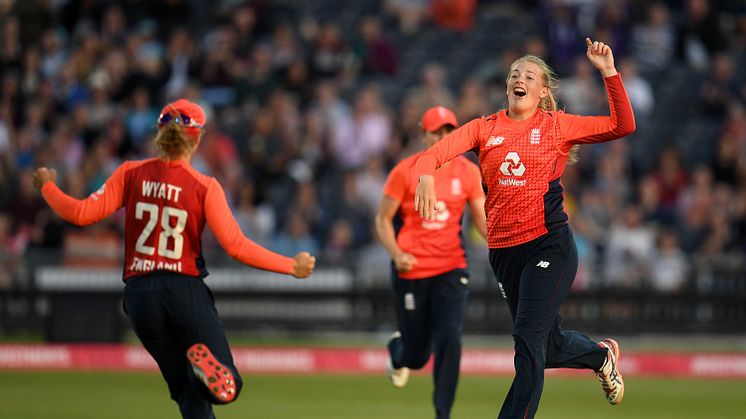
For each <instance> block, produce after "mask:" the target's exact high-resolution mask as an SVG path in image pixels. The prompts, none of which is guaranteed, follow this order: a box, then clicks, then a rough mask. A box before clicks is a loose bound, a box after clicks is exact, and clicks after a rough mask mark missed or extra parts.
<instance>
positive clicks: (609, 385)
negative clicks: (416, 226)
mask: <svg viewBox="0 0 746 419" xmlns="http://www.w3.org/2000/svg"><path fill="white" fill-rule="evenodd" d="M586 44H587V47H588V48H587V52H586V55H587V57H588V60H589V61H590V62H591V64H593V66H595V67H596V69H598V70H599V72H600V73H601V75H602V76H603V78H604V82H605V84H606V90H607V93H608V97H609V107H610V111H611V116H608V117H605V116H577V115H570V114H566V113H564V112H562V111H557V106H556V103H555V100H554V97H553V94H552V89H553V88H554V87H555V84H556V80H554V77H553V74H552V71H551V69H550V68H549V67H548V66H547V65H546V64H545V63H544V61H542V60H541V59H540V58H537V57H534V56H525V57H522V58H519V59H518V60H516V61H515V62H514V63H513V64H512V65H511V67H510V73H509V75H508V79H507V81H506V83H507V95H508V109H507V110H502V111H500V112H497V113H495V114H493V115H490V116H487V117H482V118H478V119H475V120H472V121H471V122H469V123H467V124H466V125H464V126H463V127H461V128H459V129H457V130H456V131H454V132H453V133H452V134H451V135H449V136H448V137H446V138H445V139H443V140H442V141H440V142H439V143H438V144H436V145H434V146H433V147H432V148H430V149H429V150H428V151H427V152H426V153H424V154H423V155H422V156H421V157H420V158H419V159H418V161H417V164H416V166H415V174H414V176H418V177H419V179H420V184H419V186H418V188H417V193H416V197H415V203H414V206H415V209H416V210H417V211H419V213H420V215H422V216H423V217H424V218H425V219H426V220H433V219H435V218H436V217H437V205H438V204H437V202H438V198H436V197H440V193H441V192H440V191H438V189H437V185H436V184H437V182H436V180H435V176H437V175H436V173H437V172H436V171H435V169H436V168H437V167H439V166H441V165H443V164H444V163H445V162H447V161H449V160H451V159H453V158H454V157H456V156H458V155H459V154H461V153H463V152H464V151H466V150H469V149H472V148H478V149H479V159H480V161H481V168H482V175H483V176H484V181H485V184H486V185H487V189H488V192H487V204H486V208H487V209H488V211H487V213H488V218H487V232H488V237H489V239H488V244H489V247H490V264H491V265H492V269H493V271H494V273H495V276H496V277H497V280H498V282H499V285H500V288H501V289H502V291H503V295H504V297H505V299H506V300H507V303H508V307H509V308H510V313H511V315H512V318H513V340H514V342H515V370H516V372H515V378H514V379H513V384H512V386H511V387H510V390H509V392H508V395H507V397H506V398H505V402H504V403H503V406H502V409H501V410H500V414H499V418H533V417H534V415H535V414H536V411H537V409H538V406H539V399H540V398H541V392H542V388H543V384H544V369H545V368H588V369H592V370H594V371H595V372H596V373H597V376H598V378H599V380H600V381H601V385H602V387H603V390H604V391H605V392H606V398H607V400H608V401H609V403H611V404H618V403H620V402H621V401H622V398H623V397H624V382H623V381H622V376H621V374H620V373H619V370H618V369H617V362H618V361H619V346H618V345H617V342H616V341H614V340H613V339H604V340H603V341H601V342H600V343H595V342H593V341H591V340H590V339H589V338H588V337H586V336H585V335H583V334H581V333H578V332H574V331H564V330H562V326H561V317H560V315H559V308H560V305H561V304H562V302H563V301H564V300H565V297H566V296H567V293H568V291H569V290H570V286H571V285H572V282H573V280H574V279H575V272H576V270H577V267H578V253H577V249H576V246H575V242H574V240H573V236H572V232H571V231H570V228H569V226H568V218H567V215H566V214H565V211H564V210H563V208H562V200H563V196H562V194H563V190H562V184H561V183H560V177H561V176H562V172H563V171H564V168H565V164H566V163H567V160H568V156H570V155H571V151H572V149H573V147H574V146H575V145H577V144H588V143H598V142H604V141H611V140H615V139H617V138H621V137H624V136H626V135H629V134H631V133H632V132H633V131H634V130H635V119H634V115H633V113H632V107H631V105H630V102H629V98H628V97H627V92H626V91H625V89H624V85H623V83H622V79H621V76H620V75H619V74H618V73H617V71H616V68H615V67H614V57H613V54H612V51H611V48H610V47H609V46H608V45H605V44H603V43H602V42H591V40H590V39H588V38H586Z"/></svg>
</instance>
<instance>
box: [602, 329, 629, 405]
mask: <svg viewBox="0 0 746 419" xmlns="http://www.w3.org/2000/svg"><path fill="white" fill-rule="evenodd" d="M598 345H599V346H601V347H604V348H606V349H608V354H607V355H606V361H604V365H603V366H602V367H601V369H600V370H598V371H596V376H597V377H598V380H599V381H600V382H601V388H603V390H604V392H605V393H606V400H608V402H609V403H611V404H619V403H621V402H622V399H623V398H624V379H622V374H621V373H620V372H619V364H618V363H619V357H620V352H619V344H618V343H617V341H616V340H614V339H611V338H606V339H603V340H602V341H601V342H599V344H598Z"/></svg>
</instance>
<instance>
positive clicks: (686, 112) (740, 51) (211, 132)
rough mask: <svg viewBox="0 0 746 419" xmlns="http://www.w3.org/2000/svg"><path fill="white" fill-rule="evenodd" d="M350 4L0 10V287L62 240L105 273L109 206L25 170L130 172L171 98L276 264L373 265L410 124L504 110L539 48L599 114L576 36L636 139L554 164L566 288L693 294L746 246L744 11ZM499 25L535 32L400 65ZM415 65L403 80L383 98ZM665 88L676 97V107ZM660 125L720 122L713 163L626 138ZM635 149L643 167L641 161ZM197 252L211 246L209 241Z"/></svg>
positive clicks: (69, 261) (66, 178)
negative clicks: (386, 192)
mask: <svg viewBox="0 0 746 419" xmlns="http://www.w3.org/2000/svg"><path fill="white" fill-rule="evenodd" d="M324 3H328V4H327V6H331V7H341V8H342V9H344V10H339V12H340V13H339V15H340V16H343V17H344V19H346V21H343V20H342V19H343V18H340V19H330V18H319V17H318V16H316V15H315V14H314V10H323V6H324ZM200 4H201V6H198V5H200ZM360 5H364V6H365V7H363V6H360V7H359V10H358V9H357V8H356V6H357V2H349V3H346V2H341V3H340V2H335V1H331V0H329V1H325V0H316V1H306V2H298V5H296V3H295V2H290V1H272V0H256V1H251V0H249V1H240V0H215V1H213V2H211V3H210V4H209V5H207V6H205V4H204V3H202V2H193V1H187V0H153V1H143V0H129V1H127V0H125V1H119V2H116V1H88V0H56V1H46V0H24V1H21V0H18V1H5V2H2V1H0V287H1V288H7V287H12V286H13V285H14V281H15V278H16V277H17V272H18V269H19V262H18V261H19V257H21V256H23V255H24V254H27V252H30V251H35V250H53V252H52V254H55V255H58V260H57V261H56V262H58V263H63V264H66V265H77V264H82V263H85V264H91V263H92V262H91V261H94V262H93V263H95V264H97V265H100V266H112V267H115V266H117V264H118V263H119V258H120V257H121V256H120V255H121V254H122V250H121V246H122V244H121V240H120V237H121V221H122V220H121V214H119V215H118V216H115V217H112V218H111V219H109V220H107V221H105V222H102V223H99V224H97V225H96V226H94V227H88V228H86V229H79V228H76V227H73V226H70V225H67V224H65V223H63V222H61V221H60V220H59V219H58V218H57V217H55V216H53V215H52V214H51V213H50V211H49V210H48V209H47V208H46V206H45V205H44V203H43V201H42V200H41V199H40V198H39V196H38V195H37V194H36V193H35V191H34V190H33V188H32V186H31V176H32V173H33V169H34V168H35V167H37V166H48V167H53V168H55V169H56V170H57V172H58V184H60V185H61V186H62V188H63V190H65V191H67V192H68V193H70V194H71V195H73V196H76V197H79V198H83V197H85V196H87V195H88V194H90V193H91V192H93V191H95V190H97V189H98V188H99V187H100V186H101V184H102V183H103V181H104V180H105V179H106V178H107V177H108V176H109V175H110V174H111V173H112V171H113V170H114V169H115V168H116V167H117V165H118V164H120V163H121V162H122V161H123V160H128V159H141V158H146V157H149V156H152V155H154V154H155V151H154V145H153V141H152V140H153V137H154V133H155V121H156V118H157V116H158V113H159V110H160V109H161V107H162V106H163V105H164V104H165V103H167V102H168V101H171V100H173V99H175V98H179V97H185V98H188V99H190V100H193V101H196V102H198V103H200V104H201V105H203V107H204V108H205V109H206V110H207V112H208V125H207V126H206V129H205V135H204V137H203V139H202V143H201V146H200V148H199V151H198V153H197V154H196V155H195V157H194V160H193V162H192V164H193V165H194V166H195V167H196V168H197V169H198V170H200V171H201V172H203V173H205V174H208V175H210V176H215V177H216V178H217V179H218V180H219V181H220V183H221V184H222V186H223V187H224V188H225V191H226V194H227V196H228V199H229V202H230V203H231V204H232V206H233V210H234V213H235V215H236V218H237V219H238V221H239V224H240V225H241V227H242V229H243V231H244V232H245V233H246V234H247V235H248V236H249V237H251V238H252V239H253V240H255V241H257V242H259V243H261V244H263V245H265V246H267V247H269V248H270V249H273V250H275V251H277V252H281V253H284V254H294V253H295V252H297V251H300V250H308V251H310V252H312V253H314V254H317V255H319V256H320V262H321V263H324V264H353V263H356V261H359V260H360V258H366V257H368V255H379V257H380V254H381V253H380V251H376V249H377V248H378V246H377V244H376V243H375V239H374V237H373V234H372V225H371V221H372V217H373V214H374V212H375V210H376V208H377V206H378V202H379V199H380V194H381V191H382V188H383V183H384V181H385V178H386V175H387V172H388V170H389V169H390V168H391V167H392V166H393V165H394V164H395V163H396V162H397V161H398V160H399V159H401V158H402V157H403V156H406V155H408V154H411V153H413V152H415V151H417V150H419V149H421V147H422V146H421V142H420V137H419V135H420V134H419V129H418V125H417V123H418V119H419V117H420V115H421V113H422V112H423V111H424V110H425V109H426V108H427V107H429V106H433V105H445V106H449V107H452V108H453V109H454V110H455V111H456V112H457V115H458V116H459V119H460V121H461V122H466V121H467V120H469V119H471V118H473V117H476V116H479V115H485V114H490V113H492V112H495V111H496V110H497V109H500V108H501V107H503V106H504V101H505V93H504V91H505V88H504V80H505V76H506V72H507V70H508V67H509V65H510V63H511V62H512V60H514V59H515V58H517V57H519V56H520V55H522V54H524V53H532V54H535V55H539V56H542V57H544V58H546V59H547V60H548V61H549V63H550V64H551V65H552V66H553V67H554V68H555V70H556V71H557V73H558V74H559V75H560V91H559V102H560V106H561V107H563V108H565V109H566V110H567V111H568V112H571V113H577V114H583V115H591V114H607V113H608V106H607V100H606V95H605V91H604V88H603V83H602V80H601V78H600V77H599V76H598V75H597V74H596V72H595V71H594V70H593V69H592V67H591V66H590V65H589V64H588V62H587V61H586V59H585V56H584V52H585V49H584V43H583V38H584V36H585V35H590V36H591V37H593V38H594V39H599V40H604V41H605V42H607V43H608V44H610V45H611V46H612V47H613V49H614V53H615V57H616V60H617V66H618V68H619V69H620V72H621V73H622V74H623V77H624V81H625V84H626V86H627V89H628V91H629V94H630V97H631V100H632V103H633V107H634V109H635V114H636V117H637V119H638V125H639V127H640V129H639V130H638V133H635V134H633V135H632V136H631V137H630V138H627V139H625V140H621V141H617V142H614V143H610V144H606V145H598V146H589V147H584V148H582V149H581V153H580V161H579V163H578V164H576V165H574V166H572V167H570V168H568V170H567V172H566V175H565V179H564V181H563V184H564V185H565V188H566V191H567V193H566V201H565V206H566V209H567V211H568V213H569V214H570V216H571V222H572V224H573V227H574V231H575V233H576V240H577V241H578V246H579V250H580V254H581V270H580V273H579V276H578V281H577V284H576V285H577V287H579V288H597V287H624V288H635V289H639V288H648V287H650V288H654V289H658V290H660V291H666V292H675V291H678V290H682V289H685V288H686V287H687V284H689V282H690V280H691V278H692V275H693V272H694V265H693V263H694V261H696V260H697V259H698V258H702V257H705V258H708V257H712V258H715V257H721V256H722V255H741V254H743V252H744V250H746V170H745V169H746V111H745V108H744V106H746V72H744V71H743V70H741V69H742V68H743V65H744V64H746V56H745V55H746V51H745V50H744V49H745V48H746V5H744V3H743V2H741V1H727V0H724V1H717V2H716V1H708V0H686V1H673V0H669V1H658V2H654V1H653V2H648V1H642V0H637V1H635V0H618V1H617V0H582V1H581V0H551V1H550V0H547V1H540V0H534V1H523V2H521V1H508V0H493V1H481V2H477V1H476V0H471V1H469V0H467V1H460V2H453V1H447V0H406V1H404V0H402V1H394V0H391V1H384V0H380V1H365V2H360ZM311 6H314V7H311ZM316 6H318V7H316ZM347 9H349V10H347ZM490 13H493V14H495V13H497V14H506V13H509V14H512V15H513V16H515V21H516V22H523V23H524V24H525V22H528V23H529V26H530V27H516V28H515V36H513V38H512V39H514V42H511V43H510V44H507V45H497V44H496V45H495V48H494V51H488V52H487V53H486V54H485V52H484V51H474V54H481V56H482V57H484V58H483V59H482V60H481V64H480V65H479V66H476V67H474V68H472V69H470V71H469V72H468V73H466V74H458V75H454V74H449V70H450V64H451V63H449V62H448V61H447V60H442V61H438V60H427V61H424V62H421V63H414V64H413V63H411V62H408V61H406V60H405V59H404V58H405V57H404V56H403V53H402V51H404V50H406V51H411V50H413V49H417V45H418V42H420V39H422V37H423V36H425V35H427V34H429V33H443V32H445V33H452V34H453V36H454V37H459V36H462V35H463V34H464V33H468V31H470V30H475V29H474V28H475V27H476V26H475V25H478V24H479V22H480V19H481V18H482V17H483V16H486V15H488V14H490ZM516 26H518V25H516ZM480 30H481V28H480ZM491 30H493V31H495V33H497V32H499V31H511V30H513V28H511V27H500V28H491ZM464 48H466V46H464ZM424 53H425V54H426V55H427V53H428V52H427V51H425V52H424ZM439 56H443V55H442V54H441V55H439ZM412 65H416V66H417V68H416V69H415V70H416V71H415V73H414V74H416V77H415V79H414V80H411V83H409V81H407V83H406V84H404V86H403V88H402V89H400V90H397V91H395V92H392V91H388V90H387V87H388V86H391V85H392V84H391V82H392V81H397V80H399V81H400V80H401V77H403V74H406V73H407V72H408V71H409V70H411V69H410V68H408V67H407V66H412ZM672 68H676V69H678V71H679V72H684V73H685V74H688V75H690V76H691V77H692V80H696V83H695V84H693V85H687V86H686V89H684V90H686V91H687V92H689V93H691V92H692V91H696V92H695V94H694V95H693V96H692V95H689V96H687V97H693V98H694V99H693V100H687V101H686V102H684V103H682V102H681V101H677V100H676V97H677V96H676V95H677V94H678V92H677V91H675V90H674V91H672V89H671V88H670V86H669V82H670V81H669V75H670V72H671V69H672ZM409 72H410V73H411V71H409ZM462 73H463V72H462ZM394 84H395V85H396V83H394ZM398 86H401V84H398ZM692 89H694V90H692ZM682 93H684V92H682ZM661 97H669V98H673V99H672V100H669V102H668V105H666V107H667V108H669V109H661V108H662V107H663V106H662V105H661V104H660V103H659V100H660V98H661ZM672 106H673V108H674V109H670V108H671V107H672ZM669 115H673V117H672V118H673V119H672V118H671V117H669ZM662 117H665V118H668V119H667V120H666V121H665V123H668V124H670V125H673V126H679V127H680V126H682V125H683V124H685V123H686V122H688V121H689V120H691V119H696V120H702V121H704V123H706V124H708V125H707V126H708V127H715V129H716V130H717V132H716V133H711V135H712V138H714V140H713V141H714V143H713V144H712V147H711V149H712V150H713V152H712V153H711V155H705V156H701V157H702V158H699V159H697V160H696V165H695V166H690V165H688V164H687V161H685V159H683V158H682V156H681V153H680V148H679V147H678V146H679V144H677V143H676V139H675V138H666V139H664V141H662V142H661V141H658V142H656V143H655V144H656V146H655V147H653V146H651V147H649V148H645V147H646V146H645V145H644V144H642V145H640V144H635V142H637V141H640V142H642V141H645V140H646V139H647V138H646V136H645V133H646V132H658V131H655V130H654V129H653V128H652V127H655V126H657V125H659V124H660V123H661V118H662ZM646 130H647V131H646ZM650 136H651V135H649V136H648V137H650ZM658 145H660V146H658ZM633 147H636V148H637V149H639V148H640V147H642V148H643V149H644V154H645V155H646V156H648V160H649V161H652V162H653V164H647V165H645V164H640V163H639V162H638V161H637V160H636V159H635V158H634V154H633V153H632V151H631V150H632V148H633ZM470 233H472V232H470ZM467 237H468V238H469V241H470V244H471V245H472V246H475V247H477V248H479V246H484V244H482V243H480V242H479V241H478V239H477V238H476V235H475V234H467ZM204 245H205V247H206V248H207V249H211V248H215V247H217V244H216V242H215V240H214V238H212V237H211V236H210V235H209V234H206V236H205V239H204ZM371 257H372V256H371ZM384 259H385V257H384Z"/></svg>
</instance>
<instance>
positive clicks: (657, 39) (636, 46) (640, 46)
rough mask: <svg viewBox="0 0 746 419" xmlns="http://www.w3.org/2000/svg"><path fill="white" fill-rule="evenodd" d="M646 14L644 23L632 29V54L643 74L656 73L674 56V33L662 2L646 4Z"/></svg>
mask: <svg viewBox="0 0 746 419" xmlns="http://www.w3.org/2000/svg"><path fill="white" fill-rule="evenodd" d="M647 16H648V17H647V21H646V22H645V23H642V24H637V25H635V26H634V28H633V29H632V45H631V47H632V54H633V55H634V57H635V59H636V60H637V63H638V64H639V65H640V70H641V71H643V72H644V73H645V74H649V73H658V72H660V71H663V70H664V69H665V68H666V67H667V66H668V65H669V64H670V63H671V60H672V59H673V57H674V52H675V42H676V34H675V32H674V27H673V25H672V24H671V21H670V17H669V11H668V8H667V7H666V5H665V4H664V3H662V2H660V1H657V2H654V3H651V4H650V5H648V9H647Z"/></svg>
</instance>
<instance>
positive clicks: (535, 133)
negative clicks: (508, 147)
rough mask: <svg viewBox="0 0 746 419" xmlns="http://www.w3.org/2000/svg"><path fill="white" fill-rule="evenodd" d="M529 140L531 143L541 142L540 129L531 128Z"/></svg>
mask: <svg viewBox="0 0 746 419" xmlns="http://www.w3.org/2000/svg"><path fill="white" fill-rule="evenodd" d="M529 142H530V143H531V144H539V143H540V142H541V131H540V130H539V128H534V129H532V130H531V138H530V139H529Z"/></svg>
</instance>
